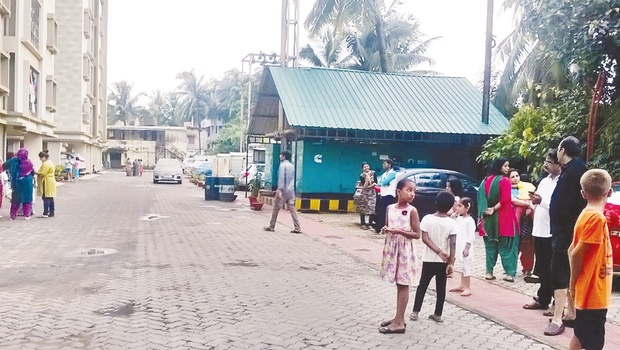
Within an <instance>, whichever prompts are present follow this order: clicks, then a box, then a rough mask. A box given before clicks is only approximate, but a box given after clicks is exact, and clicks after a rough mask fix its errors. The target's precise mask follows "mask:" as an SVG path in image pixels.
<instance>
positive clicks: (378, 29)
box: [375, 16, 389, 73]
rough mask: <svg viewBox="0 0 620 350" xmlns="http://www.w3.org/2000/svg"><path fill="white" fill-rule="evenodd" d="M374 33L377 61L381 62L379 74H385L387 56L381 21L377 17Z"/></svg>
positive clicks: (386, 70) (387, 68)
mask: <svg viewBox="0 0 620 350" xmlns="http://www.w3.org/2000/svg"><path fill="white" fill-rule="evenodd" d="M375 33H376V34H377V40H378V43H379V61H380V62H381V72H383V73H387V72H388V71H389V67H388V61H387V55H386V53H385V35H384V33H383V19H382V18H381V17H380V16H379V18H377V23H376V25H375Z"/></svg>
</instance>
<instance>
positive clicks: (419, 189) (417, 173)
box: [396, 169, 480, 219]
mask: <svg viewBox="0 0 620 350" xmlns="http://www.w3.org/2000/svg"><path fill="white" fill-rule="evenodd" d="M404 178H409V179H411V180H413V182H415V183H416V191H415V199H414V200H413V202H412V203H411V204H412V205H413V206H414V207H416V209H417V210H418V213H419V214H420V219H421V218H422V217H423V216H424V215H427V214H432V213H434V212H436V209H435V199H436V198H437V194H438V193H439V192H441V191H445V190H446V183H447V181H448V180H449V179H452V178H456V179H458V180H460V181H461V183H462V184H463V193H464V196H465V197H469V198H471V200H472V202H473V207H472V210H471V214H472V217H474V219H475V218H476V217H477V216H478V215H477V211H478V209H477V208H478V206H477V202H478V200H477V199H478V185H479V184H480V182H479V181H477V180H475V179H474V178H472V177H471V176H468V175H465V174H462V173H459V172H457V171H452V170H446V169H400V171H399V172H398V174H397V175H396V180H397V181H400V180H402V179H404Z"/></svg>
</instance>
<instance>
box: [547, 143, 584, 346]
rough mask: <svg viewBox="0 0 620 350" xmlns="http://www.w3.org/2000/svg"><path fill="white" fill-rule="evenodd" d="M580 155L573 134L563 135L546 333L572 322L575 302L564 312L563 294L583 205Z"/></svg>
mask: <svg viewBox="0 0 620 350" xmlns="http://www.w3.org/2000/svg"><path fill="white" fill-rule="evenodd" d="M580 154H581V145H580V144H579V140H577V138H575V137H573V136H568V137H566V138H564V139H563V140H562V141H561V142H560V145H559V146H558V161H559V162H560V164H562V174H561V175H560V178H559V179H558V183H557V185H556V187H555V190H554V191H553V195H552V196H551V205H550V206H549V218H550V223H551V245H552V250H553V257H552V258H551V281H552V284H553V297H554V299H555V310H554V314H553V319H552V321H551V322H550V323H549V325H548V326H547V328H546V329H545V335H558V334H561V333H562V332H564V327H572V325H573V324H574V322H575V305H574V304H573V302H572V301H571V300H569V301H568V307H567V310H566V315H565V317H564V319H562V315H563V313H564V305H566V301H567V300H566V299H567V298H566V295H567V291H568V284H569V279H570V265H569V261H568V248H569V247H570V245H571V244H572V242H573V231H574V229H575V223H576V222H577V218H578V217H579V214H581V211H582V210H583V208H585V206H586V200H585V199H583V197H582V196H581V183H580V180H581V175H583V173H585V172H586V170H588V169H587V168H586V165H585V164H584V163H583V162H582V161H581V160H579V159H577V157H579V155H580Z"/></svg>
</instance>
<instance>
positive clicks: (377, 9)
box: [305, 0, 400, 72]
mask: <svg viewBox="0 0 620 350" xmlns="http://www.w3.org/2000/svg"><path fill="white" fill-rule="evenodd" d="M398 3H400V1H399V0H394V1H393V2H392V4H391V5H390V7H389V8H387V10H389V9H391V8H393V7H394V6H395V5H397V4H398ZM385 12H386V7H385V3H384V1H383V0H316V2H315V3H314V6H313V7H312V10H311V11H310V14H309V15H308V17H307V18H306V21H305V26H306V28H307V29H308V30H309V31H310V33H311V34H313V35H318V34H319V33H321V30H322V29H323V28H325V27H326V26H328V25H331V26H332V27H333V28H334V30H336V31H337V32H339V33H344V32H345V29H346V28H347V27H350V26H356V27H357V28H358V29H359V28H364V30H361V31H362V32H366V30H365V29H366V28H372V29H373V30H374V32H375V34H376V36H377V48H378V53H379V62H380V66H381V71H382V72H388V71H389V66H388V60H387V55H386V46H385V33H384V29H383V27H384V22H383V14H384V13H385Z"/></svg>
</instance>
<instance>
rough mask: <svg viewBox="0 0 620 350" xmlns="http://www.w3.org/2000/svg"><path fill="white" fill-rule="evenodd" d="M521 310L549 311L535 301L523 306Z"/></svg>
mask: <svg viewBox="0 0 620 350" xmlns="http://www.w3.org/2000/svg"><path fill="white" fill-rule="evenodd" d="M523 308H524V309H526V310H547V309H549V308H548V307H545V306H543V305H540V303H539V302H537V301H536V302H533V303H531V304H525V305H523ZM552 316H553V315H552Z"/></svg>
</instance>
